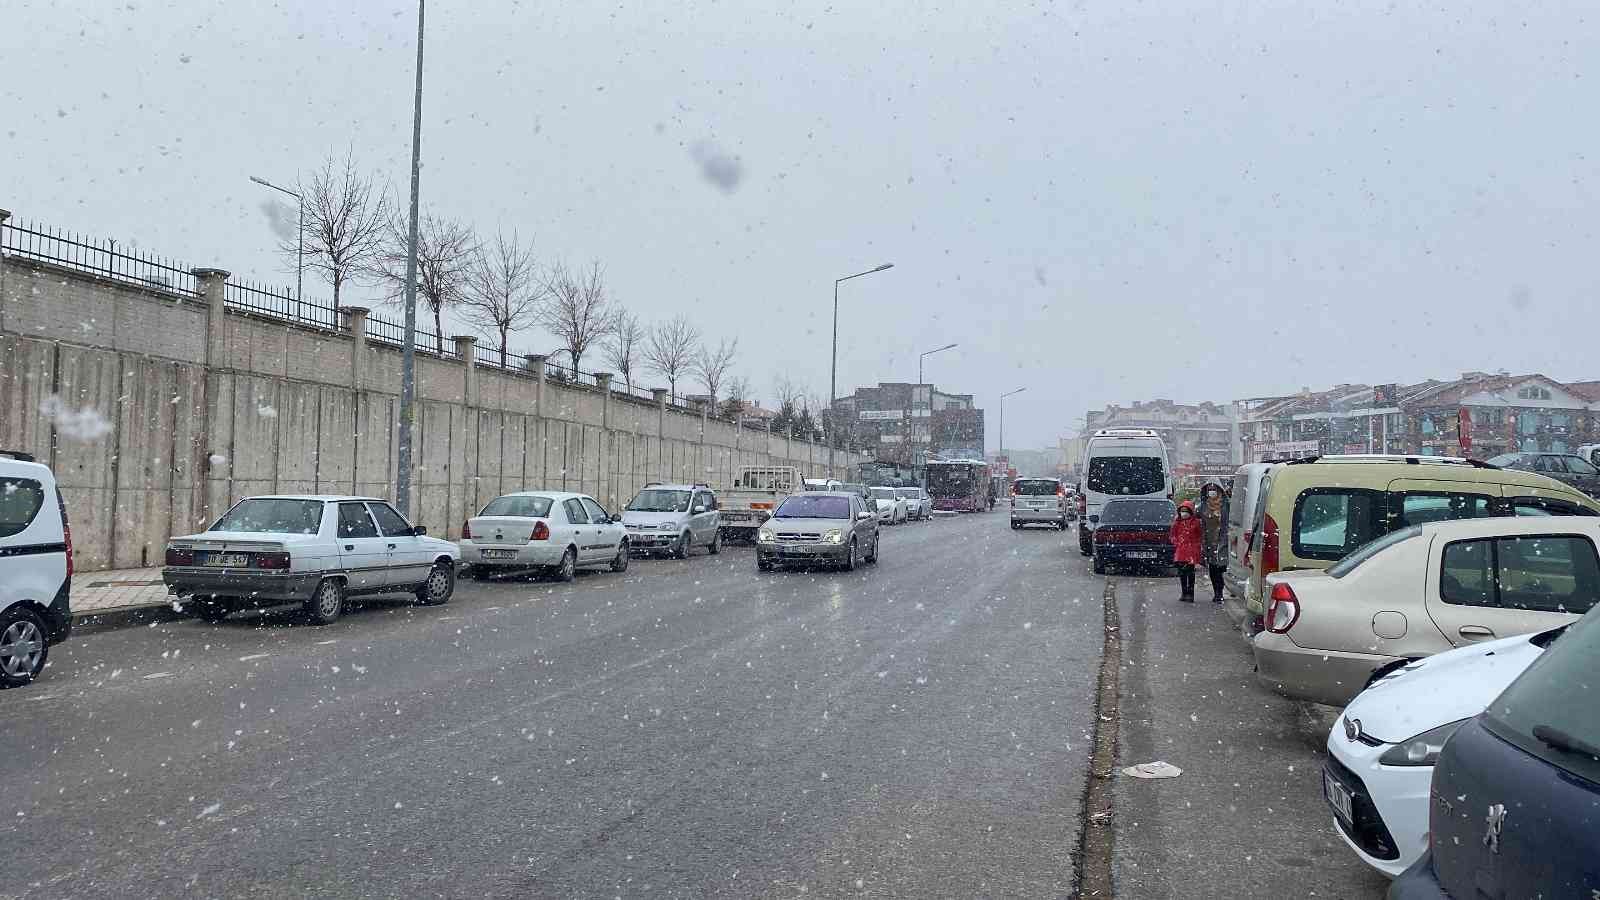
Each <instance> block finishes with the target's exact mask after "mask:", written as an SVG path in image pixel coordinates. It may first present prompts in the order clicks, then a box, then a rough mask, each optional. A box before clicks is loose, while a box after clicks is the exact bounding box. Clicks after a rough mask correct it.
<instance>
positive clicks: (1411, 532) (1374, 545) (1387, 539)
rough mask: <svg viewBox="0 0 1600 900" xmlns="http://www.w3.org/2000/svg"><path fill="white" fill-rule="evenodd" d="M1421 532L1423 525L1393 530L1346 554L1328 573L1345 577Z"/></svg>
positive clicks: (1336, 576) (1337, 576)
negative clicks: (1386, 550)
mask: <svg viewBox="0 0 1600 900" xmlns="http://www.w3.org/2000/svg"><path fill="white" fill-rule="evenodd" d="M1421 533H1422V526H1421V525H1413V526H1411V527H1410V528H1402V529H1400V530H1399V531H1391V532H1389V533H1388V534H1386V535H1384V536H1383V537H1381V538H1378V539H1377V540H1375V541H1373V542H1371V543H1369V544H1367V545H1365V546H1363V547H1362V548H1361V549H1360V550H1357V551H1356V552H1354V553H1352V554H1350V555H1349V556H1346V557H1345V558H1344V559H1341V560H1339V561H1338V562H1336V563H1334V564H1333V565H1331V566H1329V567H1328V574H1329V575H1331V576H1333V577H1334V578H1343V577H1344V576H1346V575H1348V574H1350V570H1351V569H1354V568H1355V567H1356V566H1359V565H1361V564H1362V563H1364V562H1366V561H1367V560H1369V559H1371V558H1372V557H1374V556H1376V555H1377V554H1379V553H1381V552H1383V551H1384V550H1385V549H1387V548H1389V547H1393V546H1394V545H1395V544H1398V543H1400V542H1402V541H1409V540H1411V539H1412V538H1414V537H1416V536H1417V535H1419V534H1421Z"/></svg>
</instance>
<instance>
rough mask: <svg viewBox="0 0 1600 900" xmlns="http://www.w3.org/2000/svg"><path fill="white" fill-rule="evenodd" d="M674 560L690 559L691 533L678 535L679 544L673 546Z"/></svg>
mask: <svg viewBox="0 0 1600 900" xmlns="http://www.w3.org/2000/svg"><path fill="white" fill-rule="evenodd" d="M672 558H673V559H688V558H689V532H687V531H685V532H684V533H683V534H680V535H678V542H677V543H676V544H673V545H672Z"/></svg>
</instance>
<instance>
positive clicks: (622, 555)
mask: <svg viewBox="0 0 1600 900" xmlns="http://www.w3.org/2000/svg"><path fill="white" fill-rule="evenodd" d="M631 558H632V557H631V556H630V555H629V553H628V541H627V540H626V539H624V540H623V541H622V543H620V544H618V545H617V555H616V556H615V557H613V558H612V560H611V571H613V572H626V571H628V560H630V559H631Z"/></svg>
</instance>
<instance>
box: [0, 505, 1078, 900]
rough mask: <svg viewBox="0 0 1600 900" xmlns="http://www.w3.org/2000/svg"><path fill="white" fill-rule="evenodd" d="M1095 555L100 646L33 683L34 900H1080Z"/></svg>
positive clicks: (676, 565)
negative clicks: (1075, 899) (412, 899)
mask: <svg viewBox="0 0 1600 900" xmlns="http://www.w3.org/2000/svg"><path fill="white" fill-rule="evenodd" d="M1072 538H1073V535H1072V533H1071V532H1068V533H1067V534H1066V535H1061V534H1058V533H1055V532H1051V531H1043V530H1029V531H1025V532H1022V533H1015V532H1012V531H1011V530H1010V529H1009V528H1008V527H1007V524H1006V519H1005V517H1004V515H1003V514H1002V513H1001V512H1000V511H996V512H994V513H990V514H986V515H972V516H963V517H960V518H955V519H944V520H938V521H934V522H931V523H921V524H919V523H913V524H909V525H903V526H898V527H895V528H892V529H888V530H887V531H886V532H885V536H884V541H883V560H882V562H881V564H879V565H877V566H868V567H865V568H864V569H863V570H861V571H858V572H855V573H842V572H780V573H772V574H758V573H757V572H756V571H755V561H754V559H753V554H752V551H751V550H750V549H749V548H733V547H730V548H727V549H725V550H724V552H723V554H722V555H721V556H717V557H709V556H705V555H703V554H697V555H696V556H694V557H693V558H691V559H689V560H685V561H672V560H641V561H637V562H635V564H634V565H633V566H632V567H631V568H630V569H629V571H628V572H627V573H625V574H623V575H616V574H612V573H609V572H597V573H594V574H585V575H583V576H582V577H580V579H579V580H578V582H577V583H576V584H571V585H563V584H550V583H542V582H527V581H522V582H511V583H497V584H473V583H470V582H463V583H462V584H461V586H460V589H459V591H458V593H457V595H456V598H455V599H454V600H452V601H451V603H450V604H449V605H448V606H445V607H440V608H432V609H423V608H417V607H413V606H409V605H405V604H402V603H399V602H392V603H391V602H373V603H370V604H368V605H367V606H365V607H363V608H358V609H357V610H356V611H354V612H353V613H352V614H350V615H348V616H347V617H346V618H345V619H344V620H342V621H340V622H338V623H336V624H335V625H332V626H329V627H326V628H314V627H309V626H305V625H300V624H296V623H295V622H294V621H293V620H292V619H291V618H289V617H286V616H268V617H254V618H243V619H239V618H238V617H235V619H237V620H230V621H228V622H226V623H223V624H222V625H220V626H210V625H205V624H202V623H199V622H194V621H184V622H177V623H165V624H158V625H155V626H151V627H140V628H135V629H129V630H123V631H116V632H110V633H102V634H96V635H88V636H84V637H82V638H77V639H74V640H72V641H69V642H68V643H66V644H64V645H62V646H60V647H59V648H57V649H56V651H55V652H54V653H53V655H52V664H51V666H50V668H49V669H48V670H47V672H46V673H45V675H44V676H43V677H42V679H41V680H40V681H39V682H38V683H37V684H35V685H33V686H31V687H29V688H27V689H24V690H19V691H9V692H5V693H4V694H0V722H3V725H0V775H3V778H0V870H3V872H4V877H3V878H0V896H11V895H20V896H40V897H57V896H74V897H118V898H126V897H157V896H159V897H172V896H228V897H238V896H251V897H257V896H260V897H280V896H281V897H393V896H451V897H461V896H476V897H500V896H522V897H527V896H549V897H591V896H593V897H601V896H603V897H619V896H620V897H630V896H640V895H652V896H661V897H720V896H729V897H744V896H758V897H797V896H801V895H807V896H819V895H820V896H830V897H831V896H894V897H932V896H966V897H977V896H985V897H1001V896H1037V897H1043V896H1064V895H1066V894H1067V893H1068V892H1069V891H1070V889H1071V886H1072V879H1073V864H1072V859H1071V852H1072V850H1073V849H1074V848H1075V847H1076V845H1077V838H1078V829H1079V815H1080V809H1079V807H1080V804H1081V799H1082V795H1083V790H1084V778H1085V771H1086V766H1087V758H1088V752H1089V749H1090V748H1089V735H1090V733H1091V728H1092V719H1093V712H1092V708H1093V693H1094V673H1095V670H1096V666H1097V664H1098V659H1099V655H1100V646H1101V625H1102V623H1101V604H1100V596H1101V590H1102V580H1101V579H1098V578H1094V577H1092V576H1090V575H1089V574H1088V573H1087V571H1086V570H1085V567H1084V566H1083V565H1082V563H1081V561H1080V560H1079V559H1078V557H1077V554H1076V550H1075V548H1074V547H1073V546H1072V544H1071V541H1072Z"/></svg>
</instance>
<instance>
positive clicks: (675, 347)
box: [644, 315, 700, 403]
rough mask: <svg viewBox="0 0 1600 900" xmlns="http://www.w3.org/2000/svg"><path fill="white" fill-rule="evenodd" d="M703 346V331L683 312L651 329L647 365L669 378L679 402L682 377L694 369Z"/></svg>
mask: <svg viewBox="0 0 1600 900" xmlns="http://www.w3.org/2000/svg"><path fill="white" fill-rule="evenodd" d="M699 349H700V330H699V329H698V328H695V327H694V326H693V325H690V324H689V320H688V319H686V318H684V317H683V316H681V315H680V316H674V317H672V318H671V319H669V320H668V321H665V322H657V323H656V324H655V327H653V328H651V329H650V339H649V340H647V341H646V342H645V345H644V361H645V365H646V366H648V367H649V368H650V370H651V371H653V372H656V373H657V374H659V375H661V376H663V377H665V378H666V379H667V389H668V391H669V392H670V393H671V394H672V402H673V403H677V402H678V379H680V378H682V377H684V376H685V375H688V374H689V373H690V372H691V371H693V369H694V362H695V358H696V357H697V356H698V355H699Z"/></svg>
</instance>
